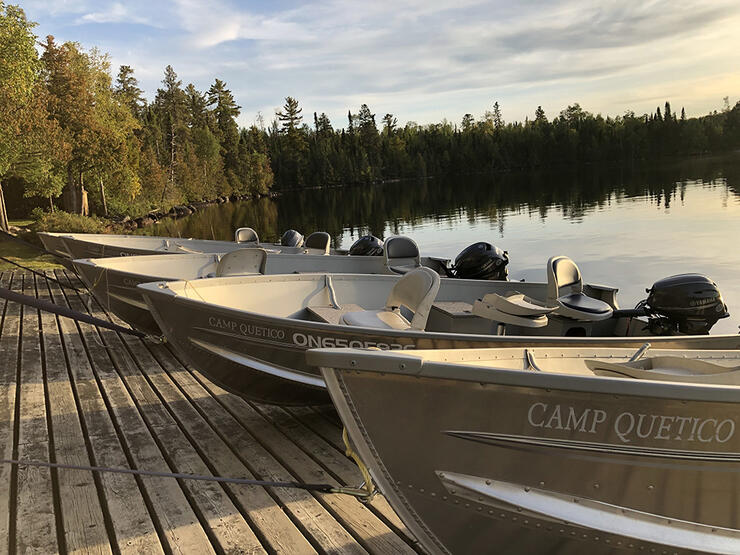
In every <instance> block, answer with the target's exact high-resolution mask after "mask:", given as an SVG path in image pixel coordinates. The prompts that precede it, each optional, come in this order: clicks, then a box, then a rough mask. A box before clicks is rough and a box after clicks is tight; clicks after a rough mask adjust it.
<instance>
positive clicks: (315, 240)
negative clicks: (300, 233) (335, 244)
mask: <svg viewBox="0 0 740 555" xmlns="http://www.w3.org/2000/svg"><path fill="white" fill-rule="evenodd" d="M330 247H331V237H329V234H328V233H326V232H325V231H314V232H313V233H312V234H311V235H309V236H308V237H306V240H305V241H304V243H303V248H304V249H305V251H304V252H305V253H306V254H329V248H330Z"/></svg>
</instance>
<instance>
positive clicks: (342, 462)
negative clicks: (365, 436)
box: [256, 405, 420, 549]
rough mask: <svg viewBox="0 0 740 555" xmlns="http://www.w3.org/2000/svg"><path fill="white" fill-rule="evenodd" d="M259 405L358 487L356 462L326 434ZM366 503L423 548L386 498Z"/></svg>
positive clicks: (338, 475)
mask: <svg viewBox="0 0 740 555" xmlns="http://www.w3.org/2000/svg"><path fill="white" fill-rule="evenodd" d="M256 408H257V410H258V411H259V412H261V413H262V415H263V416H265V417H266V418H268V419H269V420H270V421H271V422H272V423H273V424H274V425H275V426H276V427H277V428H278V429H280V431H282V432H283V434H285V435H286V436H288V437H290V438H291V439H292V440H293V441H294V442H295V444H296V445H297V446H298V447H300V448H301V449H302V450H303V451H304V452H305V453H306V454H308V455H309V456H310V457H311V458H313V459H314V460H315V461H316V462H317V463H319V464H320V465H321V466H322V467H323V468H325V469H326V470H327V471H328V472H330V473H331V474H332V475H334V476H335V477H336V478H337V479H338V480H339V481H340V482H341V483H343V484H346V485H350V486H357V485H359V484H360V483H361V482H362V474H361V473H360V471H359V469H358V468H357V465H355V463H354V461H352V460H351V459H350V458H348V457H347V456H345V455H344V453H343V452H340V451H338V450H337V449H336V448H335V446H334V445H333V444H330V443H329V442H327V441H326V440H325V439H324V438H323V437H321V436H319V435H316V434H315V433H313V432H312V431H311V430H310V429H309V428H308V427H307V426H305V425H304V424H303V422H301V421H300V420H299V419H298V418H297V417H295V416H293V415H292V414H290V412H289V411H288V410H286V409H283V408H280V407H275V406H269V405H259V406H257V407H256ZM317 416H319V415H317ZM319 418H320V416H319ZM325 422H326V421H325ZM325 431H326V432H328V433H330V434H331V435H332V436H333V438H334V439H335V440H336V441H337V442H339V443H340V444H342V440H341V435H342V433H341V432H340V431H339V430H338V429H337V428H336V427H334V426H332V425H331V424H328V423H327V430H325ZM342 445H343V444H342ZM365 506H368V507H370V508H372V509H373V511H374V512H375V513H376V514H377V515H378V516H380V518H382V519H383V521H384V522H385V523H386V524H388V525H390V527H391V528H392V529H393V530H394V531H395V532H396V533H398V534H403V536H404V537H405V540H406V542H407V543H409V544H410V545H412V547H414V548H415V549H420V547H419V546H418V542H417V541H416V539H415V538H414V536H413V535H412V534H411V532H409V530H408V529H407V528H406V526H405V525H404V524H403V522H401V519H400V518H398V515H397V514H396V512H395V511H394V510H393V509H392V508H391V506H390V505H389V504H388V501H387V500H386V499H385V497H383V496H382V495H377V496H375V497H374V498H373V500H372V501H371V502H370V503H369V504H366V505H365Z"/></svg>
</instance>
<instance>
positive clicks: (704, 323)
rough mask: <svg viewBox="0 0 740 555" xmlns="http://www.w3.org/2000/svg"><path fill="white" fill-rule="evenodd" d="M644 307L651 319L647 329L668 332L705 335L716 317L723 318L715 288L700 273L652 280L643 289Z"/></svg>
mask: <svg viewBox="0 0 740 555" xmlns="http://www.w3.org/2000/svg"><path fill="white" fill-rule="evenodd" d="M647 293H648V297H647V299H646V300H645V303H644V304H645V307H646V309H647V311H648V313H649V314H650V315H651V316H657V318H655V319H653V320H655V321H653V322H651V329H652V328H655V332H658V333H659V334H660V335H663V334H664V333H660V332H661V331H663V332H666V331H668V332H669V333H670V332H671V331H672V330H676V329H677V330H678V331H679V332H680V333H687V334H705V333H709V330H710V329H711V327H712V326H713V325H714V324H715V323H716V322H717V320H719V319H720V318H726V317H728V316H729V315H730V314H729V312H727V305H725V303H724V301H723V300H722V294H721V293H720V291H719V287H717V284H716V283H714V281H712V280H711V279H709V278H708V277H707V276H704V275H701V274H679V275H676V276H670V277H667V278H664V279H661V280H659V281H656V282H655V283H654V284H653V286H652V287H651V288H650V289H647Z"/></svg>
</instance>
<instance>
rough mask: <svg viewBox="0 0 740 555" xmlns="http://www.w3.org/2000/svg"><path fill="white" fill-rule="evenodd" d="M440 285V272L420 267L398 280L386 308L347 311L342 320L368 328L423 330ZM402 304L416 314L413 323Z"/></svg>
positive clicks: (345, 322) (350, 324) (351, 324)
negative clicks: (403, 313)
mask: <svg viewBox="0 0 740 555" xmlns="http://www.w3.org/2000/svg"><path fill="white" fill-rule="evenodd" d="M439 284H440V277H439V274H438V273H437V272H435V271H434V270H430V269H429V268H423V267H422V268H418V269H416V270H414V271H412V272H409V273H408V274H406V275H405V276H403V277H402V278H401V279H399V280H398V281H397V282H396V284H395V285H394V286H393V289H391V293H390V295H388V300H387V301H386V302H385V308H382V309H381V310H362V311H358V312H346V313H345V314H343V315H342V319H341V320H340V322H341V323H342V324H346V325H348V326H360V327H365V328H383V329H395V330H408V329H412V330H423V329H424V328H425V327H426V325H427V319H428V318H429V311H430V310H431V309H432V303H434V299H435V298H436V297H437V292H438V291H439ZM402 306H403V307H406V308H407V309H408V310H410V311H411V312H413V313H414V316H413V318H412V319H411V321H410V322H409V321H408V320H407V319H406V318H405V317H404V316H403V315H402V314H401V307H402Z"/></svg>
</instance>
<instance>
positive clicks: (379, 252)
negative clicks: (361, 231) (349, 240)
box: [349, 235, 383, 256]
mask: <svg viewBox="0 0 740 555" xmlns="http://www.w3.org/2000/svg"><path fill="white" fill-rule="evenodd" d="M349 254H350V255H351V256H383V241H382V240H381V239H378V238H377V237H376V236H375V235H364V236H362V237H360V238H359V239H358V240H357V241H355V242H354V243H353V244H352V246H351V247H350V248H349Z"/></svg>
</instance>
